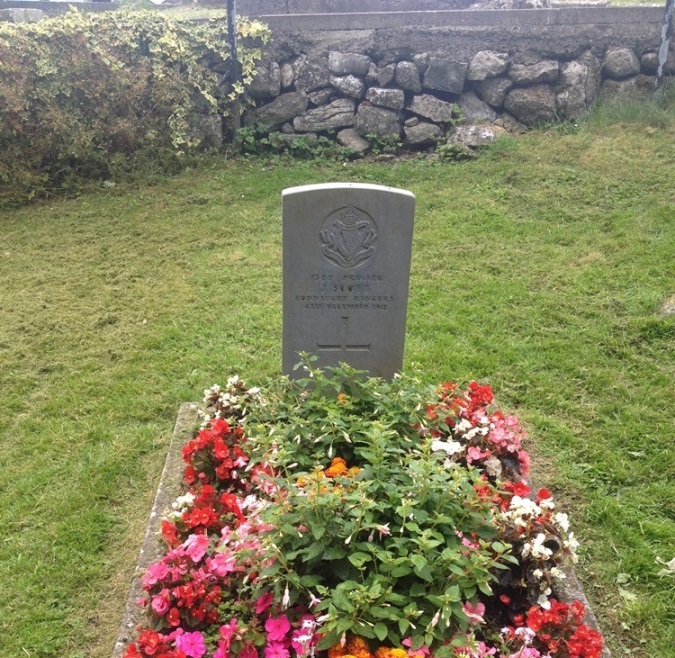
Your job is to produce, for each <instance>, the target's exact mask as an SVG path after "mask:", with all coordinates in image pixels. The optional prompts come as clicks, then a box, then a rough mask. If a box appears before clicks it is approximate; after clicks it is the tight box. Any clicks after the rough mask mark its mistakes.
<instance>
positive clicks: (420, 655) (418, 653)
mask: <svg viewBox="0 0 675 658" xmlns="http://www.w3.org/2000/svg"><path fill="white" fill-rule="evenodd" d="M401 644H402V645H403V646H404V647H408V656H410V658H427V657H428V656H429V657H430V656H431V651H429V647H428V646H427V645H426V644H423V645H422V646H421V647H420V648H419V649H412V648H411V647H412V638H411V637H407V638H406V639H405V640H403V641H402V642H401Z"/></svg>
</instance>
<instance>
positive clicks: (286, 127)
mask: <svg viewBox="0 0 675 658" xmlns="http://www.w3.org/2000/svg"><path fill="white" fill-rule="evenodd" d="M281 132H282V133H285V134H286V135H292V134H293V133H294V132H295V129H294V128H293V124H292V123H285V124H284V125H283V126H281Z"/></svg>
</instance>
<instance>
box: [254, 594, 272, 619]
mask: <svg viewBox="0 0 675 658" xmlns="http://www.w3.org/2000/svg"><path fill="white" fill-rule="evenodd" d="M273 601H274V594H272V592H266V593H265V594H263V595H262V596H261V597H260V598H259V599H257V600H256V602H255V614H256V615H261V614H262V613H263V612H265V610H267V608H269V607H270V606H271V605H272V602H273Z"/></svg>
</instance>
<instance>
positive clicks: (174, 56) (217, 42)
mask: <svg viewBox="0 0 675 658" xmlns="http://www.w3.org/2000/svg"><path fill="white" fill-rule="evenodd" d="M238 32H239V35H240V37H242V39H240V43H242V42H243V43H244V44H248V46H247V47H244V48H243V49H241V53H240V59H241V60H242V68H243V79H244V82H246V81H250V79H251V76H252V74H253V70H254V66H255V62H256V61H257V59H258V58H259V57H260V51H259V49H258V48H256V47H255V45H260V44H261V43H264V42H265V41H266V40H267V38H268V31H267V28H265V27H264V26H263V25H262V24H260V23H257V22H248V21H240V23H239V26H238ZM251 44H253V47H252V46H251ZM228 60H229V51H228V45H227V22H226V20H225V19H224V18H223V19H218V20H212V21H209V22H203V23H196V22H190V21H180V20H175V19H170V18H166V17H165V16H163V15H162V14H159V13H154V12H105V13H96V14H83V13H78V12H76V11H72V12H70V13H68V14H67V15H65V16H61V17H58V18H53V19H49V20H44V21H41V22H39V23H35V24H11V23H4V24H1V23H0V205H4V204H8V203H18V202H22V201H25V200H27V199H30V198H35V197H44V196H47V195H49V194H51V193H54V192H55V191H58V190H63V189H68V188H72V187H74V186H76V185H77V181H78V180H80V179H82V178H86V179H91V178H93V179H102V180H105V179H109V178H112V177H114V176H115V175H116V174H118V173H119V172H121V171H130V170H134V169H137V168H140V167H142V166H144V165H147V164H148V163H152V166H153V168H154V169H157V168H158V167H160V168H162V169H167V168H175V167H176V166H178V165H179V163H180V160H181V158H182V157H184V156H186V155H189V154H190V153H194V152H196V151H198V150H199V149H200V148H203V147H204V146H205V145H206V142H208V138H207V136H206V135H207V134H208V131H209V126H210V130H211V132H214V130H215V132H218V131H219V130H220V121H221V119H220V117H224V122H225V124H226V125H225V128H226V129H227V123H228V109H229V106H230V104H231V101H232V100H233V99H234V98H235V97H236V95H237V94H241V93H242V92H243V88H241V86H239V87H238V88H235V87H233V85H232V84H231V82H230V80H229V68H230V67H229V62H228Z"/></svg>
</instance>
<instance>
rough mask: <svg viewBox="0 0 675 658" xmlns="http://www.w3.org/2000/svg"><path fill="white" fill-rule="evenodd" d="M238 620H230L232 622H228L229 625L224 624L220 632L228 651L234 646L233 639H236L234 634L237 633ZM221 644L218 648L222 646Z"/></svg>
mask: <svg viewBox="0 0 675 658" xmlns="http://www.w3.org/2000/svg"><path fill="white" fill-rule="evenodd" d="M237 628H238V625H237V620H236V619H235V618H234V617H233V618H232V619H230V621H228V622H227V624H223V625H222V626H221V627H220V629H219V631H220V637H221V638H222V642H221V643H220V644H222V645H223V646H224V648H225V650H226V651H229V650H230V646H231V644H232V638H233V637H234V634H235V633H236V632H237ZM220 644H219V645H218V646H220Z"/></svg>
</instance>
